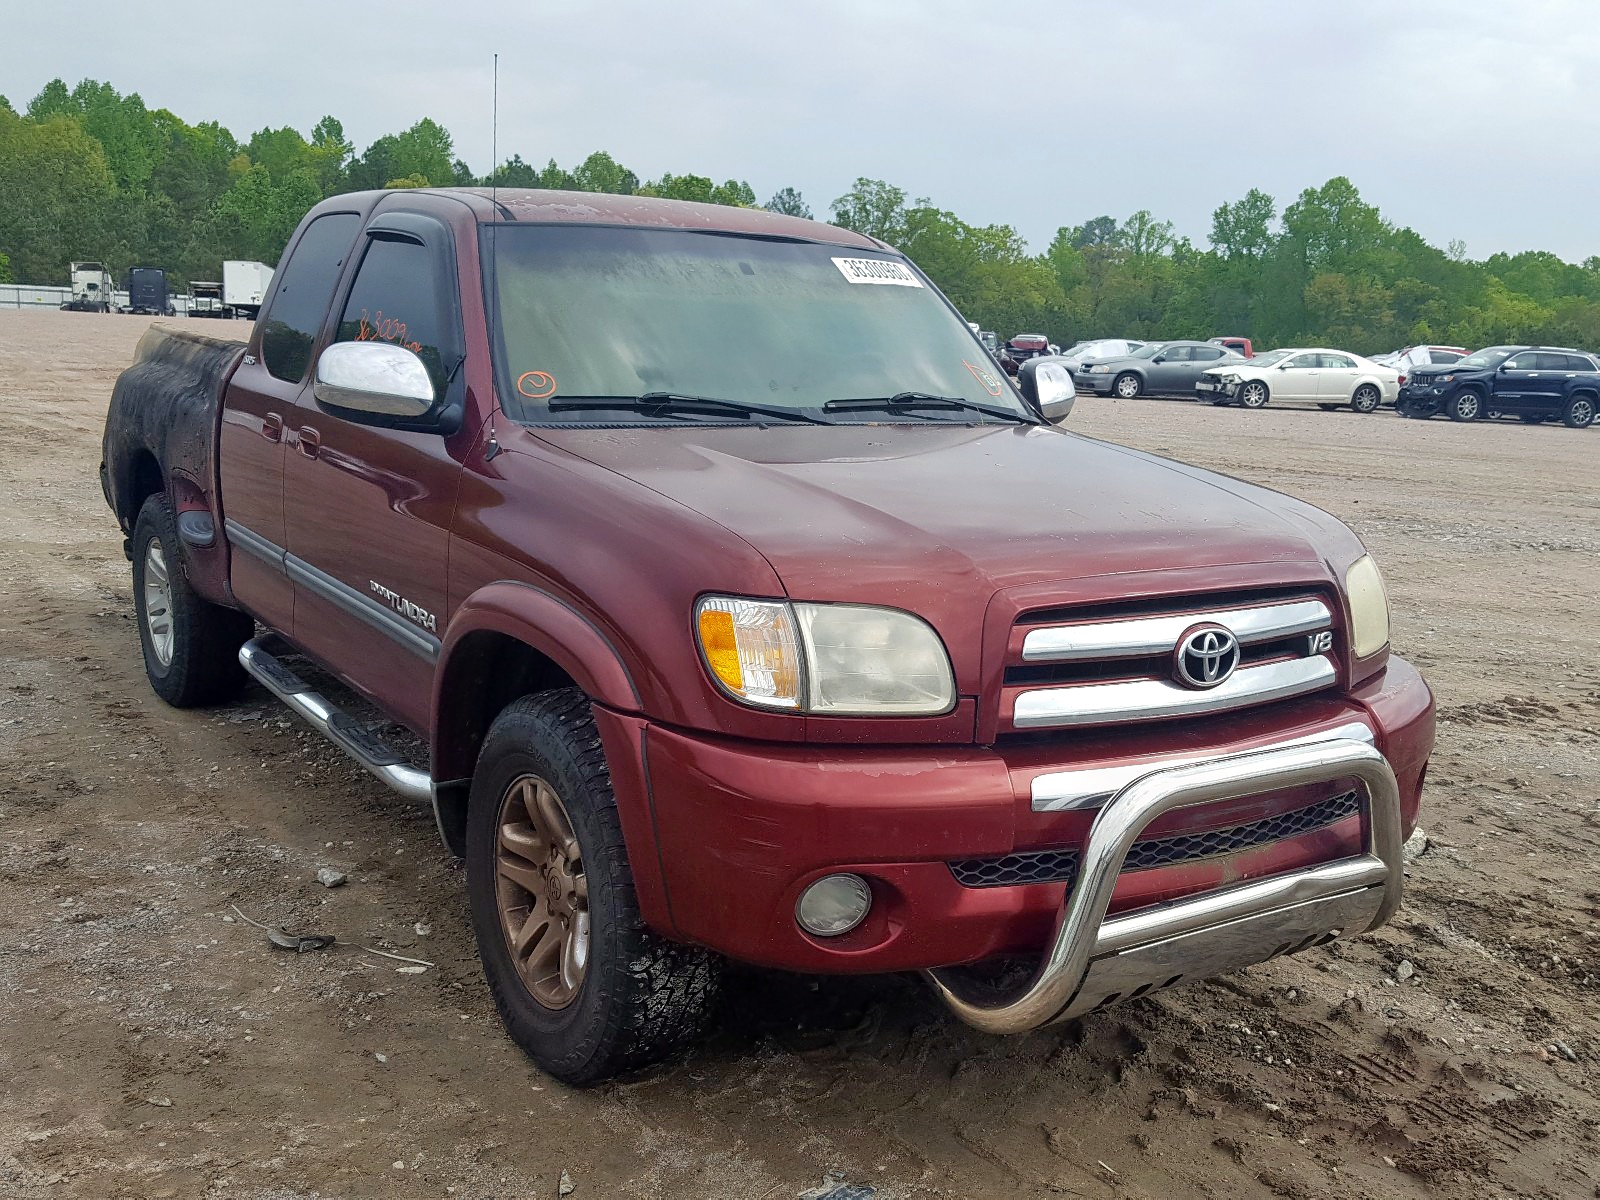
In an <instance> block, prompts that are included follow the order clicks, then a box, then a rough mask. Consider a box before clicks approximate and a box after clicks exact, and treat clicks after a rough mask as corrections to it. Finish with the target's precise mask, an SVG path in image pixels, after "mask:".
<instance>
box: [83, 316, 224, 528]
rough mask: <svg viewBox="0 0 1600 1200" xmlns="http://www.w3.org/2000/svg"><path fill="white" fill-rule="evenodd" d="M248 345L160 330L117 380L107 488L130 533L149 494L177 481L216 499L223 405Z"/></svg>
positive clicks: (103, 470)
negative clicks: (182, 480) (227, 386)
mask: <svg viewBox="0 0 1600 1200" xmlns="http://www.w3.org/2000/svg"><path fill="white" fill-rule="evenodd" d="M244 347H245V344H244V343H243V342H238V341H233V340H231V339H227V338H216V337H208V336H206V335H205V334H201V333H192V332H190V331H189V330H186V329H177V328H174V327H172V326H169V325H152V326H151V327H150V331H149V332H148V333H146V334H145V335H144V337H143V338H141V339H140V341H139V348H138V350H137V351H136V353H135V355H134V362H133V365H132V366H130V367H129V368H128V369H127V370H125V371H123V372H122V374H121V375H119V376H118V377H117V383H116V387H115V389H114V390H113V391H112V393H111V409H110V412H109V413H108V414H107V416H106V433H105V442H104V445H103V447H102V453H103V457H102V460H101V465H100V482H101V487H102V488H103V489H104V491H105V494H106V501H107V502H108V503H109V504H110V505H111V508H112V510H113V511H114V512H115V513H116V514H117V521H118V523H119V524H120V525H121V526H122V529H123V531H124V532H125V533H126V532H129V531H131V530H132V528H133V522H134V519H135V518H136V517H137V516H138V515H139V505H140V504H142V503H143V502H144V498H145V496H146V495H148V494H149V490H150V484H151V482H152V480H151V478H150V472H151V470H152V468H154V469H155V472H156V474H155V478H154V480H153V482H154V484H155V486H156V487H157V488H159V487H161V486H163V485H164V483H165V482H166V481H170V480H171V479H172V478H173V477H174V476H182V477H186V478H187V480H188V482H189V483H190V484H192V485H193V486H194V487H195V488H197V489H198V490H199V491H200V492H201V493H203V494H204V495H205V496H206V497H208V498H211V497H213V496H214V493H215V489H214V480H215V478H216V475H215V462H214V456H215V451H216V445H217V420H218V416H219V411H218V405H219V403H220V400H221V396H222V389H223V387H224V385H225V384H226V383H227V380H228V377H229V376H230V375H231V374H232V373H233V370H234V368H235V367H236V366H237V365H238V363H239V359H240V357H241V356H242V355H243V353H244Z"/></svg>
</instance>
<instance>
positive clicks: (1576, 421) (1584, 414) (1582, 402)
mask: <svg viewBox="0 0 1600 1200" xmlns="http://www.w3.org/2000/svg"><path fill="white" fill-rule="evenodd" d="M1561 420H1562V422H1563V423H1564V424H1565V425H1566V427H1567V428H1568V429H1587V428H1588V427H1589V426H1590V425H1593V424H1594V397H1593V396H1591V395H1589V394H1588V393H1584V394H1582V395H1577V396H1574V397H1573V398H1572V399H1570V400H1568V401H1567V407H1566V410H1565V411H1564V412H1563V413H1562V414H1561Z"/></svg>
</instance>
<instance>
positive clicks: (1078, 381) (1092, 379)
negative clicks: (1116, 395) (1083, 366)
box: [1072, 371, 1117, 396]
mask: <svg viewBox="0 0 1600 1200" xmlns="http://www.w3.org/2000/svg"><path fill="white" fill-rule="evenodd" d="M1116 378H1117V377H1116V375H1115V373H1112V374H1100V375H1091V374H1089V373H1088V372H1087V371H1083V372H1079V371H1074V372H1073V373H1072V382H1073V384H1074V385H1075V386H1076V387H1077V389H1078V391H1080V392H1088V393H1090V394H1091V395H1094V396H1109V395H1110V394H1111V385H1112V383H1114V382H1115V381H1116Z"/></svg>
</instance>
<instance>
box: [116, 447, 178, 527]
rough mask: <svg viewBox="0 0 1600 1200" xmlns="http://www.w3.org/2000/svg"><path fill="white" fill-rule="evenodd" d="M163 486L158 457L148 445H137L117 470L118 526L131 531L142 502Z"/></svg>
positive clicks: (165, 486)
mask: <svg viewBox="0 0 1600 1200" xmlns="http://www.w3.org/2000/svg"><path fill="white" fill-rule="evenodd" d="M166 490H167V477H166V473H165V472H164V471H163V470H162V469H161V461H160V460H159V459H158V458H156V455H155V451H153V450H151V449H150V448H149V447H148V446H140V447H139V448H138V449H137V450H135V451H134V452H133V453H132V454H131V455H129V456H128V458H127V459H126V461H124V462H123V464H122V469H121V470H120V471H119V472H118V473H117V487H116V492H117V495H116V506H117V517H118V519H119V520H120V521H121V523H122V527H123V528H124V529H126V530H127V531H128V532H129V533H130V534H131V533H132V532H133V523H134V522H135V521H137V520H138V519H139V510H140V509H141V508H143V507H144V502H145V501H146V500H148V499H150V497H151V496H155V495H158V494H160V493H161V492H164V491H166Z"/></svg>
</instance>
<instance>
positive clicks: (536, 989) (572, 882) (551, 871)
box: [494, 775, 589, 1009]
mask: <svg viewBox="0 0 1600 1200" xmlns="http://www.w3.org/2000/svg"><path fill="white" fill-rule="evenodd" d="M494 858H495V899H496V901H497V902H498V904H499V908H500V931H501V933H502V934H504V935H505V939H506V948H507V949H508V950H509V951H510V952H511V961H512V962H513V963H514V964H515V965H516V968H517V974H518V975H519V976H521V977H522V983H523V986H524V987H526V988H527V989H528V991H529V993H531V994H532V996H533V998H534V999H535V1000H537V1001H538V1002H539V1003H540V1004H542V1005H543V1006H544V1007H545V1008H551V1009H560V1008H565V1007H566V1006H567V1005H569V1004H571V1003H572V1001H573V998H574V997H575V996H577V994H578V989H579V988H580V987H582V986H583V975H584V972H585V970H587V969H588V966H589V881H588V879H587V877H586V876H585V875H584V873H583V853H582V850H581V849H580V847H579V846H578V838H577V836H576V835H575V834H574V833H573V832H572V821H571V819H570V818H569V817H568V816H567V810H566V807H565V806H564V805H563V804H562V803H561V798H560V797H559V796H557V795H556V791H555V789H554V788H553V787H551V786H550V785H549V784H548V783H546V782H545V781H544V780H543V779H540V778H539V777H538V776H537V775H522V776H519V777H518V778H517V779H514V780H513V781H512V783H511V786H510V787H508V788H507V789H506V792H505V795H504V796H503V797H502V798H501V800H500V815H499V817H498V818H497V820H496V822H495V848H494Z"/></svg>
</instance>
